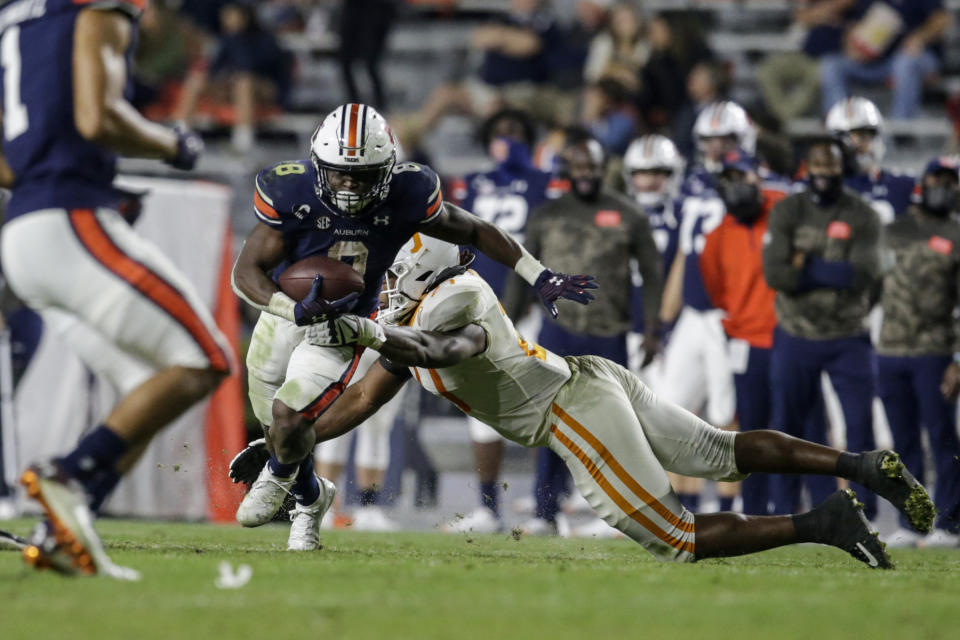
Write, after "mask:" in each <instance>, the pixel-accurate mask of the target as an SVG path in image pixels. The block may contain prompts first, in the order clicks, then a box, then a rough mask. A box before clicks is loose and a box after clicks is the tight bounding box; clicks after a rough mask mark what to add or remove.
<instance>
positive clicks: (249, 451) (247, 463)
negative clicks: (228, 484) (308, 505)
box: [229, 438, 297, 522]
mask: <svg viewBox="0 0 960 640" xmlns="http://www.w3.org/2000/svg"><path fill="white" fill-rule="evenodd" d="M269 459H270V452H269V451H268V450H267V441H266V440H265V439H264V438H259V439H257V440H253V441H252V442H250V443H249V444H247V446H246V447H245V448H244V449H243V451H241V452H240V453H238V454H237V455H235V456H234V457H233V460H231V461H230V473H229V476H230V479H231V480H233V481H234V483H237V484H239V483H243V484H245V485H247V491H250V489H251V487H253V483H254V482H256V481H257V478H258V477H259V475H260V471H261V470H262V469H263V466H264V465H265V464H267V460H269ZM296 502H297V500H296V498H294V497H293V495H292V494H288V495H287V497H286V499H284V501H283V506H281V507H280V509H278V510H277V513H276V515H275V516H274V517H273V519H274V520H276V521H283V522H286V521H287V520H289V519H290V512H291V511H293V507H294V505H295V504H296Z"/></svg>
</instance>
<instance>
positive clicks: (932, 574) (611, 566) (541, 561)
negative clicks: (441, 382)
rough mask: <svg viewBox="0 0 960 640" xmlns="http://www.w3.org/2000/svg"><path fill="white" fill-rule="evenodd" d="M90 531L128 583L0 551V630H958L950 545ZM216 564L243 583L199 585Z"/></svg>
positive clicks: (259, 634)
mask: <svg viewBox="0 0 960 640" xmlns="http://www.w3.org/2000/svg"><path fill="white" fill-rule="evenodd" d="M3 526H4V527H5V528H7V529H9V530H11V531H13V532H15V533H20V534H24V533H26V531H27V529H28V523H27V522H26V521H14V522H12V523H3ZM99 526H100V529H101V531H102V533H103V536H104V539H105V541H106V543H107V544H108V545H109V548H110V550H111V554H112V556H113V558H114V559H115V560H116V561H117V562H118V563H121V564H128V565H130V566H133V567H135V568H137V569H139V570H141V571H142V572H143V580H142V581H141V582H139V583H120V582H115V581H112V580H108V579H102V578H75V579H65V578H62V577H59V576H57V575H54V574H51V573H49V572H44V573H39V572H34V571H28V570H26V569H25V568H24V567H23V565H22V564H21V562H20V558H19V555H18V554H16V553H14V552H0V638H2V639H3V640H19V639H20V638H29V639H30V640H47V639H60V638H64V639H67V638H69V639H80V638H97V639H102V638H131V639H135V640H150V639H153V638H158V639H159V638H163V639H164V640H178V639H180V638H204V639H206V638H211V639H212V638H217V639H220V638H227V639H231V640H232V639H235V638H258V639H263V640H279V639H280V638H290V639H294V638H296V639H299V638H309V639H311V640H313V639H320V638H346V639H349V640H354V639H363V638H375V639H377V640H386V639H393V638H484V639H490V638H524V639H526V638H537V639H539V638H558V639H559V638H576V639H577V640H599V639H601V638H647V639H651V640H655V639H660V638H670V639H676V640H693V639H697V638H705V639H706V638H708V639H711V640H714V639H719V638H738V639H753V638H764V639H767V638H777V639H779V638H811V639H818V640H820V639H825V638H845V639H854V640H861V639H862V640H866V639H869V638H889V639H905V640H915V639H927V638H957V637H960V636H958V635H957V634H958V628H960V626H958V624H960V551H896V552H894V553H893V556H894V561H895V562H896V563H897V565H898V566H897V570H896V571H889V572H882V571H871V570H869V569H867V568H866V567H864V566H863V565H861V564H859V563H857V562H856V561H854V560H853V559H852V558H849V557H847V556H846V555H844V554H843V553H841V552H839V551H836V550H834V549H828V548H825V547H813V546H807V547H801V548H793V549H786V550H778V551H774V552H769V553H765V554H760V555H756V556H752V557H745V558H736V559H730V560H724V561H706V562H701V563H699V564H694V565H670V564H661V563H658V562H656V561H655V560H653V559H652V558H651V557H650V556H649V555H647V554H646V552H644V551H643V550H642V549H641V548H640V547H638V546H636V545H635V544H633V543H631V542H628V541H623V540H621V541H593V540H589V541H587V540H563V539H534V538H523V539H521V540H519V541H517V540H513V539H512V538H511V537H510V536H507V535H505V536H473V537H469V536H446V535H443V534H432V533H404V534H361V533H351V532H341V531H338V532H332V533H327V534H326V535H325V536H324V540H325V545H326V546H325V548H324V549H323V550H322V551H320V552H315V553H308V554H303V553H301V554H293V553H286V552H284V551H283V550H282V549H283V543H284V542H285V540H286V529H285V528H281V527H279V526H268V527H262V528H260V529H254V530H242V529H240V528H238V527H218V526H211V525H191V524H167V523H144V522H125V521H103V522H101V523H100V525H99ZM223 560H228V561H230V562H232V563H234V564H235V565H236V564H239V563H246V564H249V565H250V566H251V567H252V568H253V579H252V580H251V581H250V582H249V583H248V584H247V585H246V586H245V587H243V588H241V589H239V590H229V591H225V590H219V589H217V588H215V587H214V578H215V576H216V574H217V567H218V565H219V563H220V562H221V561H223Z"/></svg>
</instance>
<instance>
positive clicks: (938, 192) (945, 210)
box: [922, 184, 960, 218]
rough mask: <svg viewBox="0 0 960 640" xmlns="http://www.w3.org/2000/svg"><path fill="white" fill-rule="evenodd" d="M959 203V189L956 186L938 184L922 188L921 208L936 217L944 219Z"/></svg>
mask: <svg viewBox="0 0 960 640" xmlns="http://www.w3.org/2000/svg"><path fill="white" fill-rule="evenodd" d="M958 203H960V188H958V187H957V186H956V185H949V186H948V185H943V184H938V185H936V186H933V187H924V188H923V197H922V204H923V208H924V209H926V210H927V211H929V212H930V213H932V214H933V215H935V216H938V217H941V218H943V217H946V216H947V215H948V214H949V213H950V212H951V211H955V210H956V209H957V204H958Z"/></svg>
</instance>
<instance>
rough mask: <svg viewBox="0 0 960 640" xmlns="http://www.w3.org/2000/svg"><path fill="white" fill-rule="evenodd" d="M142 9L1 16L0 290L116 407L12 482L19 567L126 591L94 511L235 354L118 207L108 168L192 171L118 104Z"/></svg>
mask: <svg viewBox="0 0 960 640" xmlns="http://www.w3.org/2000/svg"><path fill="white" fill-rule="evenodd" d="M145 4H146V2H145V0H83V1H80V0H45V1H41V0H10V1H8V2H4V3H2V6H0V70H2V73H3V82H2V83H0V90H2V95H3V99H2V106H3V140H2V143H3V154H2V158H0V186H4V187H7V188H10V189H11V190H12V195H11V200H10V203H9V205H8V207H7V212H6V215H7V223H6V224H5V225H4V227H3V230H2V237H0V242H2V247H0V256H2V260H3V271H4V273H5V275H6V277H7V280H8V282H9V284H10V287H11V288H12V290H13V291H14V293H16V294H17V296H18V297H19V298H20V299H21V300H23V301H24V302H25V303H26V304H27V305H28V306H29V307H31V308H33V309H35V310H36V311H38V312H40V314H41V315H42V316H43V318H44V323H45V324H46V326H47V327H49V328H50V329H51V330H53V331H55V332H60V333H63V334H64V335H65V336H66V338H67V340H68V341H69V342H70V344H71V345H72V346H73V347H74V348H75V350H76V351H77V353H78V355H79V356H80V357H81V358H82V359H83V360H84V361H85V363H86V364H87V366H88V367H90V368H91V369H92V370H94V371H96V372H97V373H100V374H101V375H103V376H105V377H106V378H107V379H109V380H110V381H111V382H112V383H113V384H114V385H115V387H116V388H117V389H119V390H120V391H121V392H122V394H123V398H122V399H121V400H120V402H119V403H118V404H117V405H116V406H115V407H114V408H113V410H112V411H111V413H110V414H109V415H108V416H107V418H106V420H105V421H104V423H103V424H102V425H100V426H98V427H97V428H95V429H94V430H93V431H92V432H90V433H88V434H87V435H86V436H85V437H84V438H83V439H82V440H81V441H80V443H79V444H78V445H77V447H76V448H75V449H74V450H73V451H71V452H70V453H68V454H67V455H65V456H63V457H60V458H56V459H54V460H52V461H50V462H48V463H43V464H37V465H34V466H32V467H30V468H29V469H28V470H27V471H26V472H24V474H23V476H22V479H21V480H22V483H23V484H24V485H25V486H26V488H27V492H28V494H29V495H30V496H31V497H33V498H35V499H37V500H38V501H39V502H40V503H41V505H42V506H43V509H44V511H45V513H46V521H45V523H42V525H41V526H40V527H38V529H37V531H36V532H35V534H36V535H35V543H36V544H35V545H34V546H30V547H28V548H27V549H26V550H25V552H24V554H25V558H26V560H27V561H28V562H30V563H31V564H33V565H35V566H38V567H43V566H53V567H55V568H57V569H60V570H62V571H64V572H69V573H77V572H79V573H87V574H90V573H105V574H107V575H111V576H114V577H119V578H135V577H136V575H137V574H136V572H135V571H132V570H129V569H124V568H122V567H117V566H116V565H114V564H113V563H112V562H111V561H110V558H109V557H108V556H107V555H106V554H105V553H104V551H103V548H102V545H101V544H100V541H99V539H98V537H97V534H96V532H95V531H94V529H93V526H92V520H93V518H92V516H91V513H90V511H89V509H90V508H92V509H93V510H94V511H96V510H97V508H98V507H99V505H100V504H101V503H102V502H103V501H104V500H105V499H106V497H107V495H108V494H109V493H110V492H111V491H112V489H113V488H114V487H115V486H116V484H117V482H118V481H119V479H120V476H121V475H122V474H123V473H124V472H126V471H127V470H128V469H130V468H131V466H132V465H133V464H134V463H135V462H136V460H137V459H138V457H139V455H140V454H141V453H142V452H143V450H144V449H145V448H146V446H147V444H148V443H149V441H150V439H151V438H152V437H153V436H154V435H155V434H156V433H157V432H158V431H159V430H160V429H161V428H163V427H164V426H165V425H167V424H168V423H169V422H171V421H172V420H173V419H174V418H176V417H177V416H179V415H180V414H181V413H183V412H184V411H185V410H186V409H188V408H189V407H191V406H192V405H194V404H195V403H196V402H198V401H199V400H201V399H203V398H204V397H206V396H207V395H208V394H210V393H211V392H212V391H213V390H214V389H215V388H216V387H217V386H218V385H219V384H220V382H221V381H222V380H223V379H224V377H225V376H226V375H227V374H228V373H229V371H230V369H231V356H230V346H229V344H228V343H227V341H226V339H225V338H224V337H223V336H222V335H221V333H220V331H219V330H218V329H217V327H216V325H215V324H214V321H213V318H212V316H211V314H210V313H209V311H208V310H207V309H206V308H205V307H204V305H203V303H202V301H201V300H200V298H199V296H198V295H197V294H196V293H195V291H194V288H193V285H192V284H191V283H190V282H189V281H187V279H186V278H185V277H184V276H183V275H182V274H180V272H179V271H177V269H176V268H174V266H173V265H172V264H171V263H170V261H169V260H168V259H167V258H166V257H165V256H163V255H162V254H161V253H160V252H159V251H158V250H157V248H156V247H154V246H153V245H151V244H149V243H147V242H146V241H144V240H143V239H141V238H140V237H138V236H137V235H136V234H135V233H134V231H133V230H132V229H131V228H130V226H129V225H128V224H127V223H126V221H125V220H124V219H123V217H122V216H121V214H120V213H119V212H118V209H119V208H121V204H122V201H124V200H126V199H127V198H129V194H124V193H122V192H120V191H118V190H117V189H115V188H114V187H113V180H114V177H115V176H116V158H117V155H118V154H123V155H128V156H138V157H144V158H157V159H162V160H164V161H166V162H167V163H169V164H171V165H173V166H174V167H177V168H180V169H191V168H192V167H193V166H194V164H195V163H196V161H197V157H198V155H199V153H200V152H201V150H202V147H203V144H202V142H201V140H200V138H199V137H198V136H196V134H193V133H191V132H189V131H186V130H184V129H169V128H167V127H164V126H161V125H159V124H155V123H152V122H150V121H148V120H146V119H144V118H143V117H142V116H141V115H140V114H139V113H137V111H136V110H135V109H134V108H133V106H132V105H131V104H130V103H129V102H128V101H127V97H126V95H125V90H126V89H127V85H128V80H129V77H128V73H127V70H128V67H129V63H130V59H131V56H132V49H133V43H134V42H135V40H136V32H137V23H138V20H139V16H140V12H141V11H142V9H143V6H144V5H145Z"/></svg>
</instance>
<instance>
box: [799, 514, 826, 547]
mask: <svg viewBox="0 0 960 640" xmlns="http://www.w3.org/2000/svg"><path fill="white" fill-rule="evenodd" d="M791 518H792V519H793V530H794V531H795V532H796V534H797V542H822V541H823V537H822V535H821V532H820V518H818V517H817V512H816V510H813V511H807V512H806V513H799V514H797V515H795V516H791Z"/></svg>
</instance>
